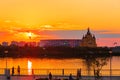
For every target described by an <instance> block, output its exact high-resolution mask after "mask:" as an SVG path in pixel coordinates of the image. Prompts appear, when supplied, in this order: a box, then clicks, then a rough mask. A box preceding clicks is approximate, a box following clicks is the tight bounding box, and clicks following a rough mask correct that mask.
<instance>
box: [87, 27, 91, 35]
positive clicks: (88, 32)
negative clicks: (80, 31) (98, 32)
mask: <svg viewBox="0 0 120 80" xmlns="http://www.w3.org/2000/svg"><path fill="white" fill-rule="evenodd" d="M87 34H88V35H90V34H91V33H90V29H89V27H88V30H87Z"/></svg>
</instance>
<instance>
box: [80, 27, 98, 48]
mask: <svg viewBox="0 0 120 80" xmlns="http://www.w3.org/2000/svg"><path fill="white" fill-rule="evenodd" d="M80 46H81V47H97V44H96V38H95V35H93V34H91V32H90V29H89V28H88V30H87V34H85V36H84V35H83V38H82V41H81V44H80Z"/></svg>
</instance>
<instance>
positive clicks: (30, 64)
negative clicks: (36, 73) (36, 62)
mask: <svg viewBox="0 0 120 80" xmlns="http://www.w3.org/2000/svg"><path fill="white" fill-rule="evenodd" d="M28 74H29V75H31V74H32V62H31V61H29V60H28Z"/></svg>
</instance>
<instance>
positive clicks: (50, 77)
mask: <svg viewBox="0 0 120 80" xmlns="http://www.w3.org/2000/svg"><path fill="white" fill-rule="evenodd" d="M49 80H52V74H51V72H50V73H49Z"/></svg>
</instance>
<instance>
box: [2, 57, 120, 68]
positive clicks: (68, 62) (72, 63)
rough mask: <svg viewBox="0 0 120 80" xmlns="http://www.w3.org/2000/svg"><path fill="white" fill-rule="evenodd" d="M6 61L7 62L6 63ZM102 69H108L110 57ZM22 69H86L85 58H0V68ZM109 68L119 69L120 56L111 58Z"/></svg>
mask: <svg viewBox="0 0 120 80" xmlns="http://www.w3.org/2000/svg"><path fill="white" fill-rule="evenodd" d="M6 63H7V64H6ZM106 63H107V64H106V65H104V66H103V67H102V69H110V58H108V60H107V62H106ZM18 65H19V66H20V68H21V69H22V68H23V69H80V68H81V69H82V70H86V69H87V64H86V60H84V59H78V58H73V59H71V58H70V59H53V58H0V68H6V67H7V68H12V67H13V66H14V68H17V67H18ZM111 68H112V69H120V57H112V58H111Z"/></svg>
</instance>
